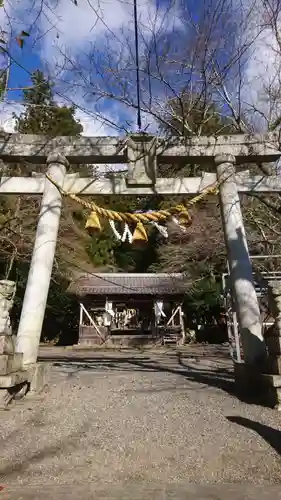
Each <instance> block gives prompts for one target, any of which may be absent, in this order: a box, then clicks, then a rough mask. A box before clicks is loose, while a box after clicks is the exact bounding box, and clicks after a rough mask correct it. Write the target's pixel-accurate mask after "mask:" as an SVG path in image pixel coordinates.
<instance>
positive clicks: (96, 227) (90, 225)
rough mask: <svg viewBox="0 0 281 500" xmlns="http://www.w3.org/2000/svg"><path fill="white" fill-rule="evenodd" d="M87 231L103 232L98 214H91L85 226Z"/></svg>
mask: <svg viewBox="0 0 281 500" xmlns="http://www.w3.org/2000/svg"><path fill="white" fill-rule="evenodd" d="M85 229H88V230H90V231H93V232H100V231H101V224H100V220H99V217H98V215H97V212H95V211H93V212H91V213H90V215H89V217H88V219H87V221H86V224H85Z"/></svg>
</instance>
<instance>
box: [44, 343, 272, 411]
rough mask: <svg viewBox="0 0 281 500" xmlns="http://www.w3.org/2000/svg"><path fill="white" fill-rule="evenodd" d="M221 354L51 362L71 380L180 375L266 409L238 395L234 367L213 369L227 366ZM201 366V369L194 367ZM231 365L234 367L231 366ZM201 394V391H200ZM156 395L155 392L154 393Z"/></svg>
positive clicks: (259, 401)
mask: <svg viewBox="0 0 281 500" xmlns="http://www.w3.org/2000/svg"><path fill="white" fill-rule="evenodd" d="M221 354H222V353H221V352H218V353H217V352H213V353H212V354H211V355H210V356H209V355H205V354H203V355H202V354H201V355H199V356H198V355H195V356H194V355H190V356H189V355H187V354H184V355H183V354H182V353H181V352H178V351H173V352H172V353H168V354H167V353H165V355H164V356H163V355H162V356H158V355H137V354H135V355H131V356H130V355H129V354H127V355H126V354H124V353H123V354H120V355H118V353H114V355H112V356H110V355H107V354H103V355H102V356H101V355H98V356H97V355H92V356H91V355H89V356H81V354H80V355H79V356H78V355H77V356H75V354H73V353H71V354H70V355H69V356H61V355H60V356H58V357H57V358H56V357H55V356H54V357H48V361H49V362H53V364H54V366H56V367H62V368H67V369H69V370H70V367H71V371H70V373H69V376H71V375H75V374H78V373H79V372H83V371H99V370H103V371H104V370H105V371H106V370H110V371H116V370H117V371H142V372H164V373H172V374H174V375H180V376H182V377H184V379H185V380H188V381H190V382H195V383H199V384H203V385H205V386H210V387H214V388H216V389H220V390H222V391H225V392H227V393H228V394H230V395H231V396H234V397H236V398H238V399H239V400H240V401H241V402H244V403H248V404H257V405H261V406H263V401H262V399H261V398H260V397H259V395H245V394H241V393H240V392H238V390H237V387H236V384H235V381H234V373H233V369H232V367H231V366H229V367H227V368H226V367H220V366H218V367H215V366H214V364H213V366H211V363H212V360H213V358H214V359H216V360H217V361H218V363H217V364H218V365H219V364H220V362H224V361H225V360H226V359H227V358H228V359H229V355H226V353H223V355H221ZM39 361H46V358H44V357H41V359H39ZM196 364H198V367H197V366H194V365H196ZM229 365H230V364H229ZM196 390H198V388H196ZM151 391H153V389H151Z"/></svg>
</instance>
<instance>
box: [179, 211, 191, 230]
mask: <svg viewBox="0 0 281 500" xmlns="http://www.w3.org/2000/svg"><path fill="white" fill-rule="evenodd" d="M177 219H178V221H179V225H180V226H183V227H189V226H190V225H191V224H192V218H191V216H190V215H189V213H188V211H187V210H184V211H183V212H180V213H179V215H178V217H177Z"/></svg>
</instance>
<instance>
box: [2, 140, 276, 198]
mask: <svg viewBox="0 0 281 500" xmlns="http://www.w3.org/2000/svg"><path fill="white" fill-rule="evenodd" d="M53 152H55V153H58V154H61V155H63V156H64V157H65V158H66V159H67V160H68V162H70V163H74V164H90V163H97V164H102V163H111V164H114V163H119V164H120V163H127V164H128V176H127V178H125V177H123V178H122V177H121V178H120V176H116V177H115V176H113V177H112V179H102V180H101V179H99V180H96V179H94V178H92V177H91V178H80V177H79V176H78V174H77V175H76V176H75V175H73V174H67V175H66V176H65V179H64V186H63V188H64V190H65V191H71V192H72V193H74V194H80V195H95V196H96V195H100V194H103V195H108V194H123V195H126V194H131V195H141V194H142V195H147V194H156V193H157V194H163V195H164V194H174V195H177V194H178V195H183V194H196V193H200V192H201V191H203V190H204V189H206V187H207V186H209V185H210V184H212V183H214V182H215V181H216V174H215V173H214V174H212V173H211V174H210V173H208V174H203V175H202V176H201V177H193V178H179V177H177V178H172V179H170V178H169V179H165V178H159V177H157V167H158V165H161V163H165V164H171V163H181V162H182V163H183V162H184V163H199V164H202V165H204V164H210V163H211V162H214V161H215V158H216V157H218V156H220V155H222V154H223V155H231V156H232V157H234V161H235V163H236V164H238V165H239V164H243V163H246V162H247V163H250V162H253V163H258V162H272V161H277V160H278V159H279V158H280V156H281V151H280V150H279V143H278V135H277V134H275V133H271V134H267V135H245V134H237V135H228V136H218V137H214V136H212V137H191V138H171V139H163V138H154V137H152V136H147V135H143V136H142V135H133V136H129V137H126V138H119V137H78V138H75V137H56V138H53V139H52V138H49V137H44V136H34V135H25V134H2V136H1V137H0V158H1V159H2V160H3V161H4V162H15V161H20V160H28V161H29V162H30V163H34V164H36V163H41V164H42V163H44V162H46V161H47V158H48V156H49V155H50V154H51V153H53ZM160 168H161V167H160ZM236 184H237V189H238V191H239V192H249V191H259V192H262V191H263V192H272V191H281V178H280V177H279V176H270V177H264V176H250V175H249V174H248V173H247V172H243V173H237V174H236ZM44 185H45V177H44V176H42V177H36V178H27V177H25V178H23V177H21V178H20V180H19V178H16V177H14V178H9V177H2V179H1V183H0V193H2V194H12V193H18V194H20V193H21V194H42V193H43V190H44Z"/></svg>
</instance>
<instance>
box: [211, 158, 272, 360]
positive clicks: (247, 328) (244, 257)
mask: <svg viewBox="0 0 281 500" xmlns="http://www.w3.org/2000/svg"><path fill="white" fill-rule="evenodd" d="M215 163H216V166H217V177H218V181H219V182H220V183H221V185H220V205H221V213H222V224H223V230H224V235H225V243H226V248H227V255H228V262H229V269H230V280H231V286H232V291H233V295H234V300H235V304H236V308H237V318H238V323H239V327H240V334H241V339H242V344H243V351H244V361H245V363H247V364H248V365H252V366H253V365H255V366H257V365H258V366H259V367H261V364H262V362H263V360H264V359H265V356H266V346H265V342H264V338H263V335H262V327H261V318H260V309H259V303H258V299H257V295H256V291H255V287H254V281H253V274H252V264H251V259H250V255H249V250H248V245H247V239H246V233H245V229H244V224H243V217H242V212H241V206H240V199H239V193H238V190H237V186H236V182H235V166H234V165H235V157H234V156H232V155H219V156H216V157H215Z"/></svg>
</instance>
